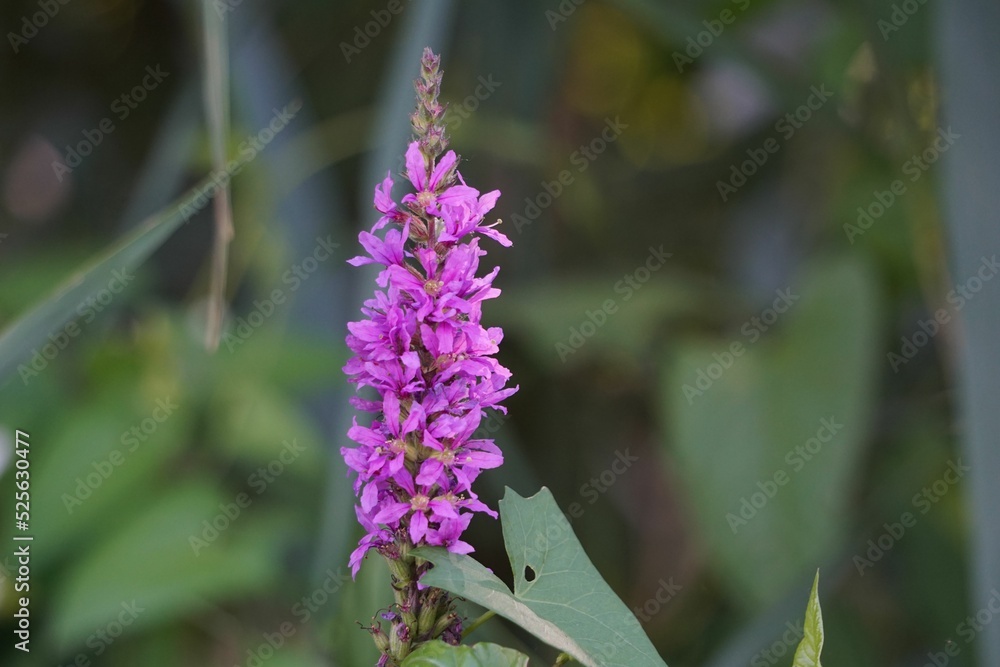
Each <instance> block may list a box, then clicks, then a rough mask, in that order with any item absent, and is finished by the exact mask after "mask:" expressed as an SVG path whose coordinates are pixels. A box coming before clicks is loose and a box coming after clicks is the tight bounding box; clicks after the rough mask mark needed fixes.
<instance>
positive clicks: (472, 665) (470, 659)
mask: <svg viewBox="0 0 1000 667" xmlns="http://www.w3.org/2000/svg"><path fill="white" fill-rule="evenodd" d="M527 665H528V656H526V655H524V654H523V653H518V652H517V651H515V650H514V649H510V648H504V647H502V646H497V645H496V644H488V643H485V642H481V643H479V644H475V645H473V646H451V645H450V644H445V643H444V642H442V641H433V642H428V643H426V644H424V645H423V646H421V647H420V648H418V649H417V650H416V651H414V652H413V653H411V654H410V655H409V656H407V658H406V660H404V661H403V667H527Z"/></svg>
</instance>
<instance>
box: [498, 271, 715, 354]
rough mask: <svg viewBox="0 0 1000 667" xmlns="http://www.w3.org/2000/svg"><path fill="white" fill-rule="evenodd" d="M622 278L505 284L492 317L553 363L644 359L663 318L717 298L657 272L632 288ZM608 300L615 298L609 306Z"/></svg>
mask: <svg viewBox="0 0 1000 667" xmlns="http://www.w3.org/2000/svg"><path fill="white" fill-rule="evenodd" d="M621 278H622V276H611V277H607V278H575V279H567V280H561V281H560V280H547V281H545V283H543V284H540V285H532V286H531V287H530V288H522V289H518V288H514V289H510V290H505V291H504V296H503V298H502V299H498V300H497V301H496V302H494V303H490V304H489V305H488V306H487V308H488V318H489V319H490V321H496V322H503V325H504V328H505V329H508V330H510V331H511V332H515V333H519V334H521V335H522V336H523V337H524V341H525V342H526V343H528V344H530V345H532V347H531V348H530V351H531V352H532V353H533V354H534V355H535V357H536V358H537V359H538V361H539V362H541V363H544V364H546V365H549V366H552V367H556V368H558V367H559V366H561V365H562V364H563V363H568V364H578V363H581V362H584V361H586V360H593V359H594V358H595V357H605V358H611V359H615V360H619V361H625V362H632V363H642V362H643V361H644V359H645V356H646V355H645V352H646V350H647V346H648V344H649V343H650V342H652V341H654V340H657V339H658V336H659V335H660V333H661V332H660V329H659V325H660V324H661V323H662V322H664V321H667V320H669V319H670V318H680V317H682V316H684V315H691V314H693V313H697V312H700V311H701V310H702V309H704V308H705V307H706V306H705V300H706V299H709V300H711V299H713V296H712V295H711V294H710V293H709V292H708V290H707V289H701V288H699V287H697V286H696V287H692V286H691V283H690V281H687V280H681V279H675V278H669V277H655V278H653V279H651V280H650V281H649V282H647V283H645V284H644V285H641V287H640V288H639V289H638V290H633V289H632V288H631V287H629V286H628V285H627V284H626V283H625V282H624V281H623V280H622V279H621ZM616 288H617V289H616ZM608 301H612V302H614V303H613V305H612V306H611V307H610V308H608V309H607V310H605V306H606V305H607V302H608ZM591 326H593V327H594V332H593V333H592V335H590V336H585V335H584V333H586V332H589V331H590V328H591ZM581 330H583V331H584V333H581Z"/></svg>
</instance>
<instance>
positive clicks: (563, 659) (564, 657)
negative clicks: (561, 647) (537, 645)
mask: <svg viewBox="0 0 1000 667" xmlns="http://www.w3.org/2000/svg"><path fill="white" fill-rule="evenodd" d="M572 659H573V656H571V655H570V654H569V653H560V654H559V656H558V657H557V658H556V661H555V662H554V663H552V667H559V665H565V664H566V663H568V662H569V661H571V660H572Z"/></svg>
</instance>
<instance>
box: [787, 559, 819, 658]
mask: <svg viewBox="0 0 1000 667" xmlns="http://www.w3.org/2000/svg"><path fill="white" fill-rule="evenodd" d="M802 629H803V632H804V633H805V634H804V635H803V636H802V641H800V642H799V646H798V648H796V649H795V659H794V661H793V663H792V667H823V666H822V665H821V664H820V661H819V657H820V653H822V652H823V610H822V609H821V608H820V605H819V570H817V571H816V578H815V579H813V585H812V592H810V593H809V603H808V604H807V605H806V620H805V622H804V623H803V625H802Z"/></svg>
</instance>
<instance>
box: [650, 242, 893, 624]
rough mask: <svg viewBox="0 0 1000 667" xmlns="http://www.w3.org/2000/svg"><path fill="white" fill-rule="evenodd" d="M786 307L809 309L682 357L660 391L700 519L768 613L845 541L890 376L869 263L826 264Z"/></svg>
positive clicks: (726, 570)
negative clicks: (877, 391)
mask: <svg viewBox="0 0 1000 667" xmlns="http://www.w3.org/2000/svg"><path fill="white" fill-rule="evenodd" d="M786 296H798V297H799V300H798V301H795V302H792V303H791V304H790V305H788V306H784V307H785V308H786V309H787V311H788V312H787V314H784V315H781V314H778V315H777V318H779V321H777V322H776V321H775V320H771V322H770V325H768V326H766V328H767V329H768V330H769V331H768V332H767V334H766V335H762V334H761V333H760V328H759V326H753V325H752V322H753V320H748V324H751V326H750V328H745V327H744V328H741V335H742V336H743V338H739V339H737V340H729V341H719V342H716V343H714V344H713V343H703V342H699V343H692V344H685V345H682V346H680V348H679V349H678V350H677V352H676V359H675V363H674V366H673V368H672V369H669V370H667V371H666V372H665V373H664V375H663V378H662V383H661V392H662V400H663V401H664V405H665V407H666V414H668V415H669V421H668V423H669V425H670V430H671V434H670V441H671V442H672V443H673V449H672V454H673V456H674V457H675V458H676V460H677V462H678V469H679V470H680V472H681V474H682V476H683V478H684V480H685V482H686V486H687V488H688V490H689V492H690V494H691V509H692V512H693V515H694V518H695V519H696V520H697V523H698V526H699V528H700V530H701V533H702V535H703V536H704V538H705V540H706V542H707V545H708V547H709V550H710V554H711V557H712V559H713V560H714V561H715V562H716V564H717V565H718V567H719V568H720V570H721V573H722V575H723V576H724V578H725V579H726V580H727V581H728V582H729V583H730V585H731V586H732V587H733V588H734V589H735V590H736V592H737V593H739V594H740V598H741V602H742V603H743V604H744V605H745V606H747V607H750V608H758V609H759V608H763V607H765V606H768V605H770V604H772V603H773V602H775V601H776V600H778V599H780V598H781V596H782V595H783V594H784V592H785V591H786V590H787V589H788V588H789V586H791V585H793V584H794V583H795V581H796V579H797V578H798V577H799V576H800V575H801V574H802V572H803V570H804V569H806V568H810V567H813V566H815V564H816V563H817V562H819V561H821V560H822V559H823V558H824V557H826V556H827V555H829V554H830V553H833V552H835V551H836V550H837V548H838V545H839V544H840V542H841V541H842V540H843V539H844V537H845V534H846V532H847V530H848V528H849V526H850V521H849V518H848V517H849V514H848V511H847V509H848V504H849V501H850V497H851V494H850V491H851V486H852V484H853V483H854V481H855V480H856V479H857V478H858V471H857V468H858V465H859V463H860V458H861V449H862V445H863V442H864V437H865V434H866V432H867V428H868V420H869V415H870V412H871V407H872V402H871V399H872V396H873V389H874V384H875V377H876V374H877V367H876V363H877V358H876V354H875V352H876V350H877V346H878V343H877V341H878V324H877V312H878V305H877V300H876V295H875V289H874V285H873V277H872V275H871V273H870V272H869V271H868V270H867V269H866V267H865V266H864V265H862V264H860V263H858V262H856V261H854V260H843V261H836V262H828V263H823V264H819V265H816V266H814V267H812V270H811V271H809V273H808V275H807V277H806V278H805V279H804V280H803V281H802V282H801V286H800V287H796V288H795V289H791V290H789V292H788V293H786ZM763 312H764V311H762V313H763ZM758 315H761V313H758ZM768 319H770V316H767V317H766V318H765V320H768ZM765 320H760V319H758V320H757V322H758V324H761V325H762V324H763V322H764V321H765ZM776 327H780V329H777V328H776ZM772 328H774V330H773V331H772V330H771V329H772ZM748 334H749V337H747V336H748ZM755 337H759V339H758V338H755ZM755 340H756V342H754V341H755ZM736 343H739V344H740V345H742V348H738V347H735V345H736ZM740 349H742V352H739V350H740ZM733 350H736V351H737V353H735V354H734V352H733Z"/></svg>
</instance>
